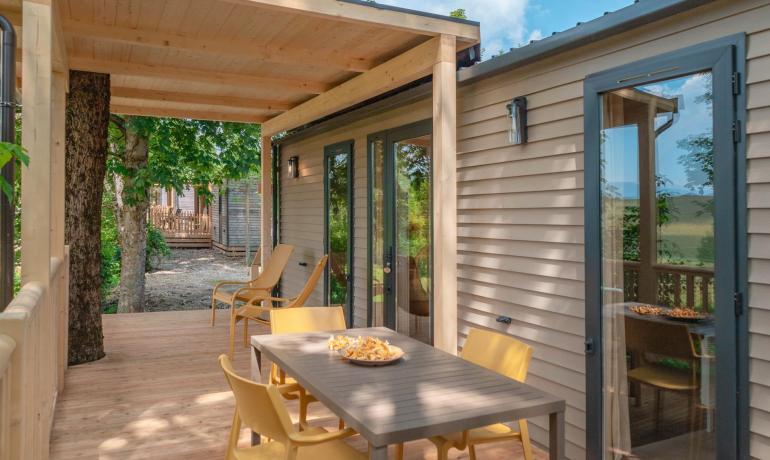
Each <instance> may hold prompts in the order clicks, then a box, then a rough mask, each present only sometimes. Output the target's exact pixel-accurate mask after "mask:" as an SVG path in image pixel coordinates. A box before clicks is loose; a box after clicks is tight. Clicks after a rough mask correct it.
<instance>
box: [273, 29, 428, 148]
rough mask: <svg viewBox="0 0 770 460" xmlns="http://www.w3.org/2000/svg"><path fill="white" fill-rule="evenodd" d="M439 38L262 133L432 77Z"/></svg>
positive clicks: (312, 101)
mask: <svg viewBox="0 0 770 460" xmlns="http://www.w3.org/2000/svg"><path fill="white" fill-rule="evenodd" d="M438 44H439V38H432V39H430V40H428V41H426V42H425V43H423V44H421V45H418V46H416V47H415V48H412V49H411V50H409V51H407V52H405V53H403V54H400V55H398V56H396V57H394V58H393V59H391V60H390V61H387V62H385V63H383V64H380V65H378V66H377V67H375V68H373V69H372V70H370V71H368V72H366V73H363V74H361V75H358V76H357V77H354V78H352V79H350V80H348V81H346V82H344V83H342V84H340V85H339V86H336V87H334V88H332V89H330V90H329V91H327V92H325V93H323V94H321V95H318V96H316V97H314V98H313V99H310V100H309V101H307V102H305V103H303V104H300V105H298V106H297V107H294V108H293V109H291V110H289V111H288V112H285V113H283V114H281V115H278V116H277V117H275V118H273V119H272V120H270V121H268V122H267V123H265V124H264V125H263V126H262V133H263V134H265V135H274V134H277V133H279V132H282V131H286V130H289V129H292V128H296V127H298V126H302V125H304V124H306V123H309V122H311V121H314V120H317V119H319V118H321V117H324V116H326V115H331V114H333V113H335V112H337V111H339V110H342V109H344V108H347V107H350V106H352V105H354V104H357V103H359V102H363V101H365V100H367V99H371V98H372V97H375V96H378V95H380V94H383V93H385V92H387V91H390V90H393V89H396V88H399V87H401V86H403V85H405V84H407V83H410V82H413V81H415V80H417V79H419V78H422V77H424V76H426V75H430V73H431V71H432V70H433V64H435V63H436V62H437V56H438Z"/></svg>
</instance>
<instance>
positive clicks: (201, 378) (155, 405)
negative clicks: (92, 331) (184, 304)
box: [51, 310, 546, 460]
mask: <svg viewBox="0 0 770 460" xmlns="http://www.w3.org/2000/svg"><path fill="white" fill-rule="evenodd" d="M208 315H209V312H208V311H205V310H197V311H174V312H159V313H139V314H119V315H105V316H104V336H105V348H106V353H107V356H106V357H105V358H104V359H102V360H100V361H97V362H94V363H89V364H83V365H79V366H74V367H71V368H70V369H69V370H68V371H67V375H66V383H65V389H64V392H63V394H61V395H60V396H59V401H58V405H57V408H56V416H55V420H54V427H53V433H52V440H51V457H52V458H53V459H55V460H65V459H97V458H98V459H142V460H145V459H187V460H193V459H207V460H208V459H221V458H224V451H225V446H226V441H227V435H228V432H229V428H230V423H231V421H232V415H233V399H232V395H231V393H230V391H229V389H228V388H227V383H226V382H225V379H224V376H223V374H222V371H221V369H219V367H218V364H217V360H216V358H217V356H219V354H220V353H222V352H223V351H224V350H226V349H227V337H228V330H227V328H228V326H227V321H226V316H227V314H226V313H225V311H224V310H220V311H219V316H218V322H217V326H216V327H214V328H211V327H209V320H208V318H209V316H208ZM265 332H267V330H266V329H265V328H257V327H253V328H252V333H254V334H258V333H265ZM235 365H236V369H237V370H238V371H239V372H241V373H243V375H248V371H249V357H248V352H247V349H246V348H242V347H240V346H238V347H237V355H236V359H235ZM289 409H290V411H291V413H292V415H293V416H294V417H295V421H296V412H297V410H296V405H292V404H290V405H289ZM310 419H311V420H313V423H314V424H320V425H325V426H329V427H330V428H331V427H335V426H336V419H335V418H334V417H333V414H331V413H330V412H328V411H326V410H325V409H323V408H322V407H321V406H320V405H319V404H315V405H311V407H310ZM245 434H246V433H244V436H242V437H241V441H242V442H248V436H246V435H245ZM351 443H352V444H353V445H355V446H356V447H358V448H360V449H362V450H365V449H366V444H365V442H363V440H361V439H360V437H356V438H353V439H352V440H351ZM477 452H478V454H479V455H478V457H479V458H480V459H495V460H503V459H506V460H507V459H516V458H523V457H522V456H521V450H520V445H519V444H517V443H501V444H498V445H495V446H492V447H484V448H482V447H480V448H478V449H477ZM535 456H536V458H538V459H544V458H546V455H545V454H544V453H543V452H541V451H536V455H535ZM406 457H407V459H410V460H414V459H433V458H435V457H436V455H435V450H434V448H433V446H432V444H430V443H428V442H427V441H422V442H415V443H410V444H408V445H407V449H406ZM450 458H468V455H467V452H462V453H461V452H457V451H453V452H452V456H451V457H450ZM319 460H323V459H319Z"/></svg>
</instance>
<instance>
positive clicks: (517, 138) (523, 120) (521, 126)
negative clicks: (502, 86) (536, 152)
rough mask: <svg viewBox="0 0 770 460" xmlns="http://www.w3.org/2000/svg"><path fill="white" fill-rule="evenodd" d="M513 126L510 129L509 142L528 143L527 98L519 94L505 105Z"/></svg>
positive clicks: (515, 143) (516, 143)
mask: <svg viewBox="0 0 770 460" xmlns="http://www.w3.org/2000/svg"><path fill="white" fill-rule="evenodd" d="M505 107H506V108H507V109H508V118H510V120H511V127H510V129H509V130H508V142H510V143H511V144H514V145H519V144H526V143H527V98H526V97H524V96H519V97H515V98H513V100H512V101H511V102H510V103H509V104H508V105H506V106H505Z"/></svg>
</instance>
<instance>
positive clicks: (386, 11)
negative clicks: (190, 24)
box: [226, 0, 481, 44]
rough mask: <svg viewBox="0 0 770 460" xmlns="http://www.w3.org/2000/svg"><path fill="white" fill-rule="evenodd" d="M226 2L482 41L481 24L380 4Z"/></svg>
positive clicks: (302, 0) (269, 0)
mask: <svg viewBox="0 0 770 460" xmlns="http://www.w3.org/2000/svg"><path fill="white" fill-rule="evenodd" d="M226 1H228V2H230V3H236V4H239V5H248V6H259V7H261V8H269V9H273V10H279V11H286V12H290V13H294V14H302V15H310V16H316V17H322V18H326V19H330V20H337V21H344V22H352V23H358V24H368V25H372V26H376V27H387V28H390V29H396V30H402V31H406V32H411V33H415V34H420V35H430V36H439V35H442V34H446V35H454V36H456V37H457V38H458V40H460V41H462V42H468V43H470V44H476V43H478V42H479V40H480V37H481V35H480V32H479V25H478V24H473V23H468V22H461V21H455V20H452V19H444V18H441V17H438V16H434V15H425V14H417V12H409V11H407V10H402V9H393V8H387V7H386V8H381V7H379V6H378V5H376V4H373V5H361V4H357V3H352V2H345V1H339V0H334V1H312V2H311V1H308V0H226Z"/></svg>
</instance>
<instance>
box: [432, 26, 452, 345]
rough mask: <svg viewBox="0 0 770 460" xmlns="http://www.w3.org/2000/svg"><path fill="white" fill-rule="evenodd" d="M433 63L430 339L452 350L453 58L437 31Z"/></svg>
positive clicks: (448, 41)
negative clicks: (432, 326)
mask: <svg viewBox="0 0 770 460" xmlns="http://www.w3.org/2000/svg"><path fill="white" fill-rule="evenodd" d="M438 54H439V59H438V62H436V63H435V65H434V66H433V181H432V187H433V195H432V196H433V205H432V208H433V286H434V289H433V305H435V308H434V315H435V318H434V338H433V343H434V345H435V346H436V347H437V348H440V349H442V350H444V351H446V352H447V353H452V354H456V353H457V76H456V75H457V62H456V44H455V37H452V36H449V35H442V36H441V38H440V44H439V52H438Z"/></svg>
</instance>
